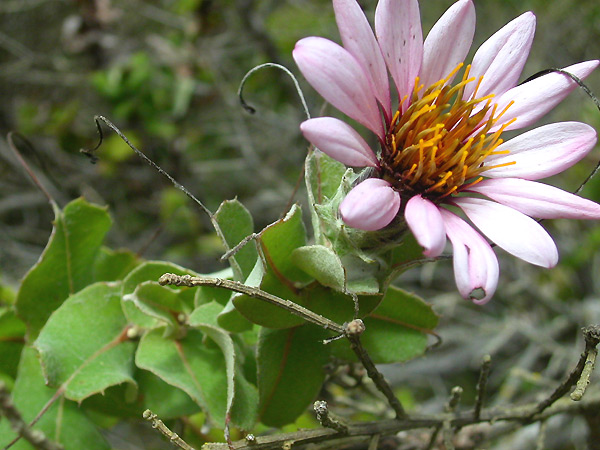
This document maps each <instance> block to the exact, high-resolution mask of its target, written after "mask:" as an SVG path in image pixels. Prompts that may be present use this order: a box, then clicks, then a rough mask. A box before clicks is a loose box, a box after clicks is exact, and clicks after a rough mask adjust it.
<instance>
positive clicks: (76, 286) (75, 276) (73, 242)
mask: <svg viewBox="0 0 600 450" xmlns="http://www.w3.org/2000/svg"><path fill="white" fill-rule="evenodd" d="M54 213H55V221H54V228H53V230H52V234H51V235H50V240H49V241H48V244H47V245H46V248H45V249H44V252H43V253H42V256H41V257H40V259H39V260H38V262H37V263H36V264H35V265H34V266H33V267H32V268H31V270H30V271H29V272H28V273H27V275H26V276H25V279H24V280H23V283H22V284H21V288H20V289H19V293H18V294H17V303H16V306H17V314H18V315H19V317H21V318H22V319H23V320H24V321H25V323H26V324H27V326H28V330H29V332H30V333H31V334H32V335H33V336H35V335H37V333H38V332H39V330H40V329H41V328H42V326H43V325H44V323H45V322H46V320H47V319H48V317H49V316H50V314H51V313H52V311H54V310H55V309H56V308H58V307H59V306H60V305H61V303H62V302H63V301H64V300H65V299H66V298H67V297H68V296H69V295H70V294H74V293H75V292H77V291H79V290H81V289H83V288H84V287H85V286H87V285H88V284H90V283H91V282H92V281H93V275H94V274H93V267H94V260H95V259H96V256H97V255H98V250H99V249H100V245H101V244H102V241H103V240H104V236H105V234H106V232H107V231H108V229H109V228H110V226H111V220H110V217H109V216H108V213H107V212H106V209H105V208H100V207H98V206H95V205H91V204H89V203H87V202H86V201H85V200H84V199H81V198H79V199H77V200H73V201H72V202H71V203H69V204H68V205H67V206H65V208H64V210H63V211H60V210H58V209H55V212H54Z"/></svg>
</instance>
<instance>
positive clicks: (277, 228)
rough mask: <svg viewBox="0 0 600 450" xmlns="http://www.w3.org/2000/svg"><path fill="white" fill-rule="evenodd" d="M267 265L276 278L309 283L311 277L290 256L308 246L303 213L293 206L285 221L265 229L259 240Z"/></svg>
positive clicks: (296, 206) (279, 221) (282, 220)
mask: <svg viewBox="0 0 600 450" xmlns="http://www.w3.org/2000/svg"><path fill="white" fill-rule="evenodd" d="M258 240H259V243H260V245H261V248H262V252H263V256H264V259H265V265H266V267H267V268H269V269H271V270H272V271H273V272H274V274H275V276H277V277H278V278H280V279H282V278H283V279H286V280H289V281H291V282H299V283H308V282H310V281H311V277H310V276H308V275H307V274H306V273H304V272H303V271H302V270H300V269H299V268H298V267H296V265H295V264H294V263H293V262H292V261H291V259H290V254H291V253H292V252H293V251H294V250H295V249H297V248H298V247H302V246H304V245H306V228H304V223H303V222H302V211H301V209H300V207H299V206H298V205H293V206H292V208H291V209H290V211H289V212H288V213H287V214H286V215H285V217H284V218H283V219H280V220H278V221H277V222H275V223H273V224H271V225H269V226H268V227H267V228H265V229H264V230H263V231H262V232H261V233H260V237H259V238H258Z"/></svg>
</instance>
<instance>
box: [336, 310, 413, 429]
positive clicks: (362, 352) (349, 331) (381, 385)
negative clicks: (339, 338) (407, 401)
mask: <svg viewBox="0 0 600 450" xmlns="http://www.w3.org/2000/svg"><path fill="white" fill-rule="evenodd" d="M364 331H365V325H364V323H363V321H362V320H360V319H355V320H353V321H352V322H349V323H347V324H346V325H345V327H344V335H345V336H346V338H347V339H348V340H349V341H350V347H351V348H352V351H354V353H355V354H356V356H358V359H359V360H360V362H361V363H362V365H363V366H364V367H365V369H366V370H367V375H368V376H369V378H371V380H373V383H374V384H375V386H376V387H377V389H378V390H379V391H380V392H381V393H382V394H383V395H384V396H385V398H386V399H387V401H388V403H389V404H390V406H391V407H392V409H393V410H394V412H395V413H396V418H397V419H402V418H404V417H406V412H405V411H404V407H403V406H402V403H400V400H398V398H397V397H396V395H395V394H394V391H392V388H391V386H390V385H389V384H388V382H387V381H386V379H385V377H384V376H383V374H382V373H381V372H379V370H377V368H376V367H375V364H374V363H373V360H372V359H371V357H370V356H369V354H368V353H367V351H366V349H365V348H364V347H363V345H362V343H361V342H360V335H361V334H362V333H363V332H364Z"/></svg>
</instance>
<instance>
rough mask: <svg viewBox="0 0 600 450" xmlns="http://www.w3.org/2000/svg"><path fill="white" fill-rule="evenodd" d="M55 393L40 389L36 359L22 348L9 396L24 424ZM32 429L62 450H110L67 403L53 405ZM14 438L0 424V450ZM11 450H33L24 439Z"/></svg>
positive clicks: (31, 351)
mask: <svg viewBox="0 0 600 450" xmlns="http://www.w3.org/2000/svg"><path fill="white" fill-rule="evenodd" d="M55 392H56V389H51V388H48V387H46V386H45V385H44V377H43V376H42V370H41V368H40V363H39V362H38V359H37V355H36V352H35V350H34V349H32V348H31V347H25V348H24V349H23V354H22V355H21V362H20V363H19V372H18V376H17V380H16V382H15V388H14V390H13V392H12V398H13V402H14V404H15V406H16V408H17V409H18V410H19V412H20V413H21V415H22V416H23V419H24V420H25V422H26V423H29V422H31V421H32V420H33V419H34V418H35V416H36V415H37V414H38V413H39V412H40V411H41V409H42V408H43V407H44V405H46V403H47V402H48V401H49V400H50V399H51V398H52V397H53V396H54V394H55ZM34 429H36V430H40V431H42V432H43V433H44V434H45V435H46V437H47V438H49V439H51V440H54V441H55V442H58V443H60V444H62V445H63V446H64V448H65V450H81V449H83V448H85V449H86V450H110V446H109V445H108V443H107V442H106V441H105V440H104V438H103V437H102V435H101V434H100V433H99V431H98V430H97V429H96V427H95V426H94V425H93V424H92V422H90V420H89V419H88V418H87V417H86V415H85V413H84V412H83V411H82V410H81V409H80V408H79V407H78V405H77V404H76V403H74V402H71V401H69V400H64V401H61V400H60V399H59V400H58V401H56V402H55V403H54V404H53V405H52V406H50V408H49V409H48V411H46V413H45V414H44V415H43V416H42V418H41V419H40V421H39V422H38V423H37V424H36V425H35V426H34ZM14 437H15V434H14V432H13V431H12V430H11V428H10V426H9V425H8V421H7V420H2V421H0V447H2V448H4V446H6V445H7V444H8V443H9V442H10V441H12V439H13V438H14ZM11 449H12V450H33V447H32V446H31V445H30V444H29V443H27V442H26V441H25V440H24V439H21V440H19V441H18V442H17V443H16V444H15V445H14V446H13V447H11Z"/></svg>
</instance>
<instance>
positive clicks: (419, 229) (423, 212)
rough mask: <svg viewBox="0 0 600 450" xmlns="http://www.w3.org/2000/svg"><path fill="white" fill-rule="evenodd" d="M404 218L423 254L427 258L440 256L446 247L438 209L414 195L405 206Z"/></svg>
mask: <svg viewBox="0 0 600 450" xmlns="http://www.w3.org/2000/svg"><path fill="white" fill-rule="evenodd" d="M404 218H405V219H406V223H407V224H408V227H409V228H410V231H412V233H413V235H414V236H415V238H416V239H417V242H418V243H419V244H420V245H421V246H422V247H423V248H424V249H425V250H424V251H423V254H424V255H425V256H427V257H428V258H435V257H436V256H440V255H441V254H442V252H443V251H444V246H445V245H446V231H445V229H444V221H443V220H442V216H441V214H440V211H439V209H438V207H437V206H436V205H434V204H433V203H432V202H431V201H429V200H427V199H424V198H423V197H421V196H420V195H416V196H414V197H412V198H411V199H410V200H409V201H408V203H407V204H406V210H405V211H404Z"/></svg>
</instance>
